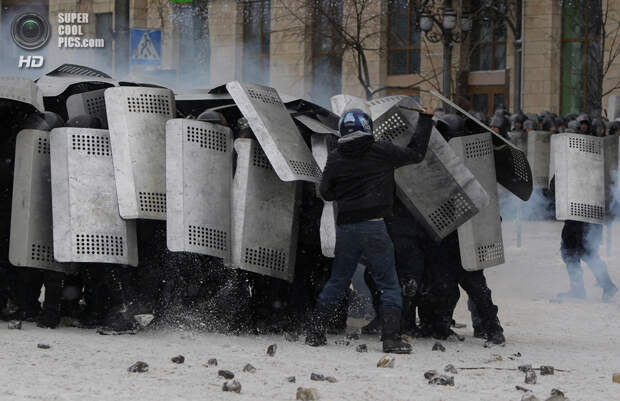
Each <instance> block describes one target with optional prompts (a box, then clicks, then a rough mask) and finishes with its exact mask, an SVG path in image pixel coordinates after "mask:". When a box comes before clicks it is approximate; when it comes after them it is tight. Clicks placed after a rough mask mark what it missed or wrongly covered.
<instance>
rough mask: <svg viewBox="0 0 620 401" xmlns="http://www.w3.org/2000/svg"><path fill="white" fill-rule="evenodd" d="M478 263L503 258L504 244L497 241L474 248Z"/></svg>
mask: <svg viewBox="0 0 620 401" xmlns="http://www.w3.org/2000/svg"><path fill="white" fill-rule="evenodd" d="M476 254H477V256H478V262H479V263H488V262H495V261H501V260H504V244H503V243H502V241H497V242H494V243H492V244H487V245H481V246H479V247H477V248H476Z"/></svg>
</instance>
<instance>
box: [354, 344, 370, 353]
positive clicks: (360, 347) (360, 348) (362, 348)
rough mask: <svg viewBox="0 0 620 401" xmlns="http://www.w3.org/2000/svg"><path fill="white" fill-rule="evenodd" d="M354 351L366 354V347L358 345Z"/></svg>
mask: <svg viewBox="0 0 620 401" xmlns="http://www.w3.org/2000/svg"><path fill="white" fill-rule="evenodd" d="M355 350H356V351H357V352H368V346H367V345H366V344H360V345H358V346H357V347H355Z"/></svg>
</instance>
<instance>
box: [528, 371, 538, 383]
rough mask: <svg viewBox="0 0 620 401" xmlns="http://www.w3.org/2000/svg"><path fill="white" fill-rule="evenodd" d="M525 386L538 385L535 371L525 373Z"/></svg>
mask: <svg viewBox="0 0 620 401" xmlns="http://www.w3.org/2000/svg"><path fill="white" fill-rule="evenodd" d="M525 384H536V372H534V371H533V370H528V371H527V372H525Z"/></svg>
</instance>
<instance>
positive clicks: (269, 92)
mask: <svg viewBox="0 0 620 401" xmlns="http://www.w3.org/2000/svg"><path fill="white" fill-rule="evenodd" d="M246 89H247V91H248V96H249V97H250V98H251V99H255V100H258V101H259V102H261V103H266V104H280V105H282V102H281V101H280V97H279V96H278V92H276V91H275V89H273V88H267V87H263V88H258V87H254V88H246Z"/></svg>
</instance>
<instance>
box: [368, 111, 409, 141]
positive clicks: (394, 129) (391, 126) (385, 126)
mask: <svg viewBox="0 0 620 401" xmlns="http://www.w3.org/2000/svg"><path fill="white" fill-rule="evenodd" d="M408 129H409V124H407V122H405V120H404V119H403V118H402V117H401V115H400V114H393V115H392V116H390V117H389V118H388V119H387V120H385V121H383V122H382V123H380V124H379V125H378V126H377V127H375V137H376V138H377V139H378V140H382V141H389V142H394V141H396V140H397V139H398V138H400V136H401V135H403V134H404V133H405V132H407V130H408Z"/></svg>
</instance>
